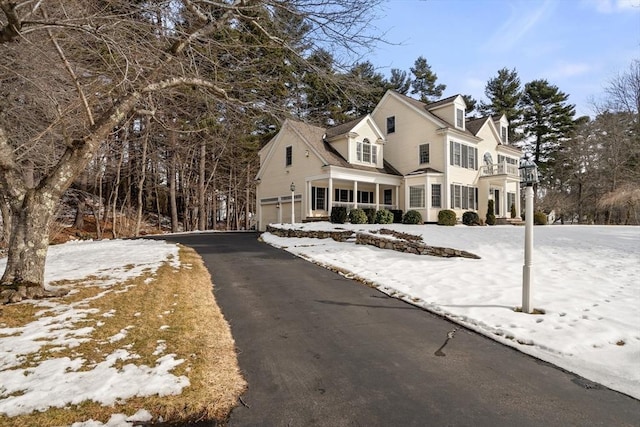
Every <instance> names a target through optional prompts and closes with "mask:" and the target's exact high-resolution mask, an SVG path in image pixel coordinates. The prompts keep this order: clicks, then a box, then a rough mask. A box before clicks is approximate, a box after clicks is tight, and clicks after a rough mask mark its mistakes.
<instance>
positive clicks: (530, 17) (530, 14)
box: [483, 0, 555, 51]
mask: <svg viewBox="0 0 640 427" xmlns="http://www.w3.org/2000/svg"><path fill="white" fill-rule="evenodd" d="M529 4H530V3H528V2H525V3H521V2H518V3H515V4H511V15H510V17H509V19H508V20H507V21H506V22H505V23H504V24H503V25H502V26H501V27H500V28H498V30H497V31H496V32H495V33H494V34H493V35H492V36H491V38H490V39H489V40H488V41H487V43H486V44H485V45H484V46H483V50H493V51H495V50H500V51H508V50H511V49H512V48H513V47H515V46H516V45H517V44H518V42H519V41H520V40H521V39H522V38H523V37H524V36H525V35H527V34H528V33H529V32H531V31H532V30H533V29H534V28H535V27H536V25H537V24H538V23H539V22H540V20H541V19H542V18H543V17H544V16H545V15H547V13H548V12H549V11H550V10H551V9H552V8H553V7H555V4H554V3H553V2H552V1H551V0H545V1H544V2H543V3H542V4H541V5H540V6H539V7H538V8H537V9H535V10H526V11H525V10H523V9H525V8H526V7H527V5H529Z"/></svg>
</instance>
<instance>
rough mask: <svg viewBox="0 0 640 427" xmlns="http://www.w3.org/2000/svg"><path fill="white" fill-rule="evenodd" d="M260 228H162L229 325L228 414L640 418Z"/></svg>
mask: <svg viewBox="0 0 640 427" xmlns="http://www.w3.org/2000/svg"><path fill="white" fill-rule="evenodd" d="M257 237H258V235H257V234H254V233H211V234H192V235H182V236H176V235H174V236H167V237H165V238H167V239H168V240H171V241H176V242H180V243H183V244H185V245H188V246H191V247H193V248H194V249H195V250H196V251H198V253H199V254H200V255H201V256H202V257H203V259H204V261H205V264H206V265H207V267H208V268H209V270H210V272H211V274H212V277H213V282H214V292H215V295H216V299H217V301H218V304H219V305H220V307H221V308H222V311H223V313H224V315H225V317H226V319H227V320H228V321H229V323H230V325H231V330H232V333H233V336H234V338H235V340H236V344H237V347H238V352H239V356H238V357H239V362H240V368H241V369H242V371H243V373H244V375H245V378H246V379H247V381H248V383H249V389H248V391H247V392H246V393H245V395H244V396H243V397H242V402H243V403H241V404H239V406H238V407H237V408H236V409H234V411H233V413H232V414H231V419H230V420H229V425H230V426H238V427H240V426H243V427H244V426H336V427H337V426H514V425H518V426H638V425H640V401H638V400H635V399H632V398H630V397H628V396H625V395H622V394H620V393H617V392H614V391H611V390H609V389H606V388H604V387H602V386H600V385H598V384H594V383H591V382H589V381H587V380H584V379H582V378H580V377H577V376H575V375H573V374H571V373H567V372H564V371H562V370H560V369H558V368H556V367H554V366H551V365H549V364H546V363H544V362H540V361H538V360H536V359H534V358H531V357H529V356H526V355H524V354H521V353H519V352H517V351H515V350H513V349H510V348H508V347H504V346H502V345H500V344H498V343H496V342H494V341H492V340H489V339H487V338H485V337H482V336H480V335H478V334H476V333H473V332H470V331H468V330H466V329H464V328H459V327H458V326H457V325H455V324H453V323H451V322H449V321H447V320H444V319H442V318H440V317H438V316H435V315H433V314H430V313H428V312H426V311H424V310H421V309H418V308H415V307H413V306H411V305H409V304H407V303H404V302H402V301H398V300H395V299H393V298H389V297H387V296H386V295H384V294H382V293H380V292H378V291H377V290H375V289H371V288H368V287H366V286H364V285H362V284H360V283H357V282H354V281H352V280H348V279H345V278H343V277H341V276H340V275H338V274H336V273H333V272H331V271H329V270H326V269H324V268H321V267H318V266H316V265H314V264H311V263H309V262H306V261H304V260H302V259H300V258H297V257H295V256H293V255H291V254H289V253H287V252H285V251H282V250H279V249H275V248H273V247H271V246H269V245H266V244H264V243H260V242H259V241H258V240H257ZM203 321H205V322H206V319H203ZM639 364H640V361H639ZM639 368H640V367H639Z"/></svg>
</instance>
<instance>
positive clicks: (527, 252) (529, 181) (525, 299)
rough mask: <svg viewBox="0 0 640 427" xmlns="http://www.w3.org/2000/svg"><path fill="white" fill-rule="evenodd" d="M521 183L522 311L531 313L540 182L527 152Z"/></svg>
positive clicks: (522, 165) (522, 166) (521, 166)
mask: <svg viewBox="0 0 640 427" xmlns="http://www.w3.org/2000/svg"><path fill="white" fill-rule="evenodd" d="M519 169H520V185H521V186H525V189H526V190H525V211H524V212H525V231H524V266H523V267H522V312H523V313H531V312H532V309H531V281H532V279H533V271H532V270H531V268H532V258H533V185H534V184H536V183H537V182H538V167H537V166H536V164H535V162H534V161H533V160H532V159H531V155H530V154H525V155H524V157H523V158H522V159H520V167H519Z"/></svg>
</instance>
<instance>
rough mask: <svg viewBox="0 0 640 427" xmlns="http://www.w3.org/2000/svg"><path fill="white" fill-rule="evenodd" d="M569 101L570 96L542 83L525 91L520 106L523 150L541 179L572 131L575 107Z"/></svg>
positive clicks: (532, 85)
mask: <svg viewBox="0 0 640 427" xmlns="http://www.w3.org/2000/svg"><path fill="white" fill-rule="evenodd" d="M568 99H569V95H567V94H565V93H564V92H562V91H560V90H559V89H558V87H557V86H554V85H551V84H549V82H547V80H544V79H543V80H534V81H532V82H529V83H527V84H526V85H525V87H524V91H523V94H522V99H521V104H520V105H521V108H522V111H523V130H524V135H525V137H526V138H527V141H526V142H525V143H524V144H523V148H524V149H525V150H527V151H530V152H532V153H533V155H534V161H535V162H536V163H537V164H538V167H539V168H540V171H541V173H542V175H543V176H544V175H545V173H546V172H547V171H548V169H549V168H550V167H552V166H553V163H554V161H555V159H556V154H557V153H558V152H559V150H560V149H561V146H562V142H563V140H566V139H567V138H569V137H571V134H572V132H573V130H574V129H575V122H574V120H573V116H574V114H575V106H574V105H571V104H569V103H568V102H567V100H568Z"/></svg>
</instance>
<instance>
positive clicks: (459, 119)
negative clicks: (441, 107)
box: [456, 108, 464, 129]
mask: <svg viewBox="0 0 640 427" xmlns="http://www.w3.org/2000/svg"><path fill="white" fill-rule="evenodd" d="M456 127H458V128H460V129H464V110H463V109H462V108H456Z"/></svg>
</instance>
